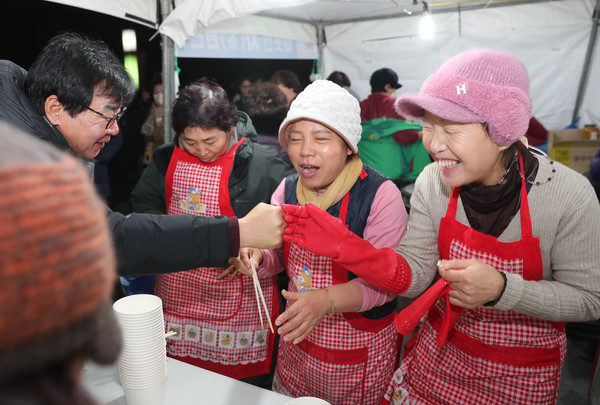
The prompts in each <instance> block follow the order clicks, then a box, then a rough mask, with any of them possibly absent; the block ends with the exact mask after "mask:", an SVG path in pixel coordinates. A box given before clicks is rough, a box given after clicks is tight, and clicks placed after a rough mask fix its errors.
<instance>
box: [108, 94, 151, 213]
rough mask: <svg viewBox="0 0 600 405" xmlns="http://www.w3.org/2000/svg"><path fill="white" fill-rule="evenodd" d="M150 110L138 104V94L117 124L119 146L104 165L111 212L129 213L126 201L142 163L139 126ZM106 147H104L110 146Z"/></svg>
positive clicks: (142, 150) (140, 98)
mask: <svg viewBox="0 0 600 405" xmlns="http://www.w3.org/2000/svg"><path fill="white" fill-rule="evenodd" d="M149 107H150V106H147V105H146V103H145V102H144V101H143V100H142V91H141V90H138V91H137V92H136V96H135V97H134V99H133V101H132V102H131V104H130V105H129V107H127V114H123V118H121V119H120V120H119V133H120V136H122V138H123V144H122V145H121V147H120V148H119V150H118V151H117V152H116V154H115V155H114V156H113V158H112V159H111V160H110V161H109V162H108V178H109V184H110V200H109V203H110V204H109V207H110V208H111V209H112V210H113V211H117V212H120V213H122V214H125V215H128V214H130V213H131V207H130V204H129V198H130V196H131V191H132V190H133V187H135V185H136V184H137V182H138V180H139V179H140V176H141V175H142V172H143V171H144V164H143V163H142V160H143V157H144V151H145V149H146V140H145V139H144V135H143V134H142V132H141V129H142V124H143V123H144V120H145V119H146V116H147V115H148V110H149ZM113 140H114V139H111V142H109V143H108V146H110V144H111V143H112V141H113Z"/></svg>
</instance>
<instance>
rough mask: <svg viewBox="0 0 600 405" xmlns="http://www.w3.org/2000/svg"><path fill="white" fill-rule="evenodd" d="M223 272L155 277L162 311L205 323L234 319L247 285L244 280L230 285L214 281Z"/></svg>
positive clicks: (232, 281)
mask: <svg viewBox="0 0 600 405" xmlns="http://www.w3.org/2000/svg"><path fill="white" fill-rule="evenodd" d="M223 270H224V269H220V268H210V269H208V268H198V269H195V270H189V271H185V272H181V273H173V274H162V275H159V276H158V277H157V284H156V294H157V295H158V296H159V297H160V298H161V299H162V300H163V309H164V311H165V312H168V313H171V314H174V315H177V316H180V317H185V318H192V319H199V318H201V319H203V320H207V321H224V320H227V319H229V318H231V317H233V316H235V315H236V314H237V313H238V311H239V310H240V306H241V304H242V293H243V291H244V290H246V289H247V288H248V286H249V284H248V283H250V282H251V281H250V280H249V277H245V276H238V277H236V278H235V279H233V280H231V281H229V280H217V278H216V277H217V274H219V273H220V272H221V271H223ZM250 287H251V288H253V287H252V286H250ZM248 291H251V290H248ZM252 295H254V293H253V294H252Z"/></svg>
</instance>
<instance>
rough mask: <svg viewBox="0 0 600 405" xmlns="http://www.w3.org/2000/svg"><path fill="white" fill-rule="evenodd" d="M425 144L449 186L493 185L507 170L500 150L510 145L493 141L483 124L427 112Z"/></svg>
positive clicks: (424, 125) (425, 117)
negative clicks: (455, 119)
mask: <svg viewBox="0 0 600 405" xmlns="http://www.w3.org/2000/svg"><path fill="white" fill-rule="evenodd" d="M423 144H424V145H425V148H426V149H427V151H428V152H429V154H430V155H431V157H432V158H433V160H434V161H436V162H437V163H438V166H439V168H440V170H441V172H442V177H443V179H444V182H445V183H446V184H448V185H449V186H452V187H460V186H463V185H466V184H482V185H486V186H491V185H494V184H497V183H498V181H500V179H501V178H502V176H503V175H504V173H505V172H506V168H505V167H504V166H503V165H502V163H501V162H502V159H501V156H502V153H501V152H502V151H503V150H505V149H506V148H508V146H501V145H498V144H496V143H494V142H493V141H492V139H491V138H490V136H489V135H488V133H487V131H486V130H485V128H484V126H483V125H482V124H481V123H460V122H453V121H448V120H445V119H442V118H440V117H438V116H436V115H433V114H431V113H429V112H425V115H424V117H423Z"/></svg>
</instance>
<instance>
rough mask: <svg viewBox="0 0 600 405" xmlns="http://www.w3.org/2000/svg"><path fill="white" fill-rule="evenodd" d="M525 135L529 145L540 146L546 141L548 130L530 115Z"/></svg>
mask: <svg viewBox="0 0 600 405" xmlns="http://www.w3.org/2000/svg"><path fill="white" fill-rule="evenodd" d="M525 137H526V138H527V142H528V143H529V145H531V146H541V145H544V144H545V143H547V142H548V130H547V129H546V128H545V127H544V126H543V125H542V123H541V122H539V121H538V120H537V119H536V118H535V117H531V119H530V120H529V127H528V128H527V132H525Z"/></svg>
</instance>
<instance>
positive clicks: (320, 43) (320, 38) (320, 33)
mask: <svg viewBox="0 0 600 405" xmlns="http://www.w3.org/2000/svg"><path fill="white" fill-rule="evenodd" d="M598 1H600V0H598ZM324 48H325V28H324V26H323V24H318V25H317V53H318V58H319V59H318V60H319V66H318V69H319V71H318V72H317V73H318V75H319V76H318V78H319V79H324V78H325V76H324V72H323V70H324V67H325V66H324V63H323V49H324Z"/></svg>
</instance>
